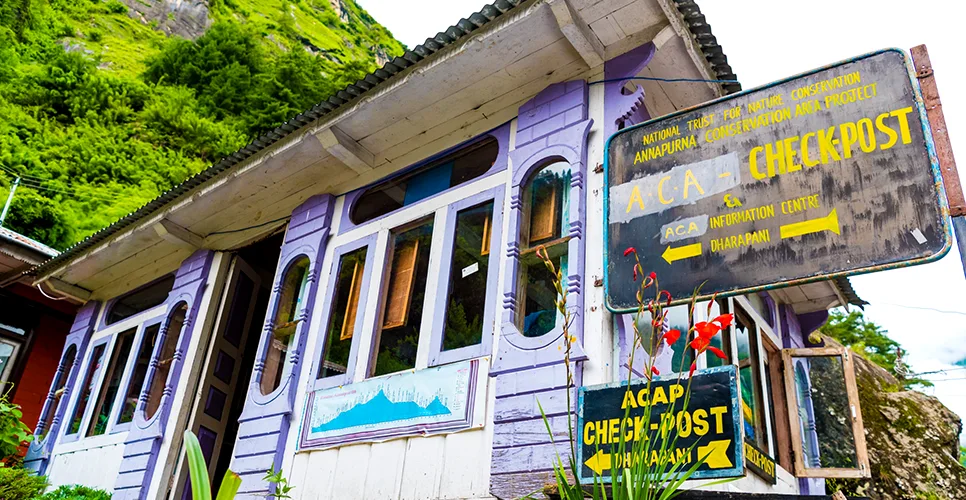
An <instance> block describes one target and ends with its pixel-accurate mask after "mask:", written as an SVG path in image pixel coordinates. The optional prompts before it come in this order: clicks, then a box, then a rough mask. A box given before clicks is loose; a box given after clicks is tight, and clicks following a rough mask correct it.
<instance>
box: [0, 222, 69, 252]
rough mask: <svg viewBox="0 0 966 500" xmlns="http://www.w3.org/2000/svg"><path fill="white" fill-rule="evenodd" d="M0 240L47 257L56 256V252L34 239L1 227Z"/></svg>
mask: <svg viewBox="0 0 966 500" xmlns="http://www.w3.org/2000/svg"><path fill="white" fill-rule="evenodd" d="M0 240H4V241H8V242H10V243H13V244H14V245H17V246H20V247H23V248H26V249H28V250H33V251H35V252H39V253H41V254H43V255H45V256H47V257H53V256H55V255H57V254H58V252H57V250H54V249H53V248H50V247H49V246H47V245H44V244H43V243H41V242H39V241H37V240H35V239H32V238H28V237H26V236H24V235H22V234H20V233H18V232H16V231H11V230H9V229H6V228H3V227H0Z"/></svg>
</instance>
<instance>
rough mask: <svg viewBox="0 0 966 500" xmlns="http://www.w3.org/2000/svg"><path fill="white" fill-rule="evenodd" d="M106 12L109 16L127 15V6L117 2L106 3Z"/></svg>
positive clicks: (112, 0)
mask: <svg viewBox="0 0 966 500" xmlns="http://www.w3.org/2000/svg"><path fill="white" fill-rule="evenodd" d="M107 11H108V12H110V13H111V14H127V5H124V4H123V3H121V2H119V1H118V0H111V1H110V2H107Z"/></svg>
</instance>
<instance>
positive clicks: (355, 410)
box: [312, 390, 452, 432]
mask: <svg viewBox="0 0 966 500" xmlns="http://www.w3.org/2000/svg"><path fill="white" fill-rule="evenodd" d="M451 413H452V411H450V409H449V408H447V407H446V405H444V404H443V403H442V402H441V401H440V400H439V397H436V398H433V400H432V401H431V402H430V403H429V404H428V405H426V406H425V407H424V406H419V405H418V404H416V403H414V402H412V401H401V402H398V403H397V402H393V401H390V400H389V398H388V397H386V393H385V392H383V391H381V390H380V391H379V393H378V394H376V395H375V396H374V397H373V398H372V399H370V400H369V401H366V402H365V403H360V404H357V405H355V406H353V407H352V408H349V409H348V410H346V411H344V412H342V413H340V414H339V415H338V416H337V417H335V418H333V419H332V420H329V421H328V422H324V423H322V424H321V425H318V426H316V427H312V432H328V431H336V430H341V429H348V428H351V427H359V426H362V425H373V424H383V423H386V422H394V421H397V420H408V419H411V418H418V417H435V416H437V415H449V414H451Z"/></svg>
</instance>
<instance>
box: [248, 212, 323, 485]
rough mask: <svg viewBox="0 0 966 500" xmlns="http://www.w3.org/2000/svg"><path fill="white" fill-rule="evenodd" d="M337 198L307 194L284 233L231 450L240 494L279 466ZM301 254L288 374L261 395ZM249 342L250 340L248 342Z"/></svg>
mask: <svg viewBox="0 0 966 500" xmlns="http://www.w3.org/2000/svg"><path fill="white" fill-rule="evenodd" d="M334 201H335V199H334V198H333V197H332V195H328V194H326V195H317V196H313V197H311V198H309V199H308V200H306V201H305V202H304V203H302V204H301V205H299V206H298V208H296V209H295V210H294V211H293V212H292V218H291V220H290V221H289V224H288V230H287V231H286V233H285V242H284V243H283V244H282V252H281V255H280V256H279V265H278V271H277V272H276V273H275V284H274V286H273V288H272V296H271V299H270V300H269V304H270V306H269V308H268V312H267V313H266V315H265V324H264V327H263V328H262V330H261V331H262V337H261V339H260V340H259V346H258V356H257V357H256V358H255V359H256V361H255V367H254V373H253V375H252V378H251V382H250V385H249V388H248V397H247V399H246V400H245V408H244V410H242V414H241V416H240V417H239V419H238V422H239V427H238V437H237V438H236V440H235V447H234V449H233V451H232V462H231V470H233V471H235V472H236V473H238V475H240V476H241V478H242V486H241V489H239V491H238V492H239V494H249V495H250V494H254V493H263V494H264V493H267V492H268V489H269V484H268V483H266V482H265V481H263V480H262V478H263V477H264V476H265V471H267V470H268V469H269V467H271V466H273V465H274V466H275V468H276V469H277V468H279V467H281V464H282V454H283V453H284V452H285V441H286V439H287V438H288V432H289V429H290V427H291V423H292V413H293V407H294V404H295V393H296V391H297V390H298V380H299V375H300V373H301V371H302V369H301V361H302V357H303V356H304V355H305V343H306V338H307V337H308V335H307V334H308V332H309V328H310V327H311V319H312V310H313V307H314V306H315V298H316V295H317V294H318V290H319V277H320V275H321V272H322V259H323V257H324V255H325V246H326V241H327V240H328V236H329V227H330V225H331V222H332V210H333V205H334ZM302 256H305V257H308V258H309V259H310V266H309V273H308V277H307V281H308V287H307V289H306V291H305V294H306V295H305V296H306V300H305V302H304V303H303V304H302V309H301V310H299V312H298V313H297V316H296V318H297V320H298V321H299V324H298V327H297V329H296V333H295V336H296V337H295V341H294V345H293V347H292V348H291V349H289V351H288V356H287V358H286V359H285V363H287V364H289V365H291V366H289V367H288V368H289V369H288V374H287V375H286V376H285V378H284V379H282V380H281V382H280V383H279V386H278V388H277V389H275V390H274V391H273V392H272V393H270V394H267V395H266V394H262V391H261V380H262V373H263V371H264V369H265V357H266V355H267V354H268V346H269V342H270V341H271V338H272V331H274V329H275V324H274V322H275V316H276V311H277V310H278V305H279V304H278V302H279V293H280V291H281V288H282V280H283V279H285V276H284V275H285V272H284V271H285V270H286V269H288V268H289V265H290V264H291V263H292V262H294V261H295V260H296V259H298V258H300V257H302ZM251 341H252V340H251V339H249V342H251Z"/></svg>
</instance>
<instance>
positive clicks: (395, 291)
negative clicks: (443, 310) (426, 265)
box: [382, 240, 419, 328]
mask: <svg viewBox="0 0 966 500" xmlns="http://www.w3.org/2000/svg"><path fill="white" fill-rule="evenodd" d="M394 253H395V259H394V262H393V267H392V272H391V276H390V278H389V294H388V297H387V299H386V317H385V320H384V321H383V323H382V327H383V328H396V327H398V326H403V325H405V324H406V320H407V319H408V318H409V303H410V298H411V297H412V291H413V282H414V281H415V280H414V278H415V276H414V273H415V271H416V259H417V257H418V256H419V240H411V241H404V242H401V243H399V244H398V245H397V246H396V250H395V252H394Z"/></svg>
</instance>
